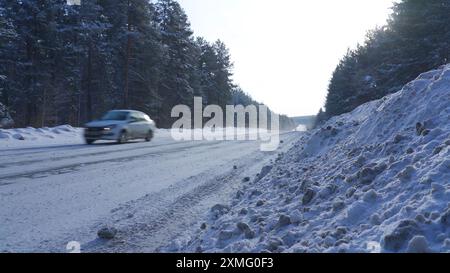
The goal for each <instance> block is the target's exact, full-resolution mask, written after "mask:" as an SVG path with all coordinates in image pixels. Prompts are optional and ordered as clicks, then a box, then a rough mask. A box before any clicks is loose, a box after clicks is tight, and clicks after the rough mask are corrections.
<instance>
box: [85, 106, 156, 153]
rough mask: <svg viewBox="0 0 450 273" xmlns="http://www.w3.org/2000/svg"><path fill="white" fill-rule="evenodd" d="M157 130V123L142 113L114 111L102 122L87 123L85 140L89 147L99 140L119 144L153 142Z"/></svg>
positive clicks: (105, 116) (103, 118)
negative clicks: (140, 140)
mask: <svg viewBox="0 0 450 273" xmlns="http://www.w3.org/2000/svg"><path fill="white" fill-rule="evenodd" d="M155 130H156V125H155V122H154V121H153V120H151V119H150V117H149V116H148V115H146V114H144V113H142V112H139V111H134V110H113V111H109V112H108V113H106V115H104V116H103V117H102V118H101V119H100V120H95V121H92V122H89V123H87V124H86V125H85V130H84V139H85V140H86V143H87V144H89V145H90V144H92V143H94V142H95V141H97V140H114V141H117V143H119V144H122V143H126V142H127V141H128V140H131V139H141V138H142V139H145V141H151V140H152V139H153V136H154V132H155Z"/></svg>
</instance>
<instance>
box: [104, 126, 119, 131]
mask: <svg viewBox="0 0 450 273" xmlns="http://www.w3.org/2000/svg"><path fill="white" fill-rule="evenodd" d="M116 127H117V125H110V126H107V127H105V128H103V130H105V131H111V130H113V129H114V128H116Z"/></svg>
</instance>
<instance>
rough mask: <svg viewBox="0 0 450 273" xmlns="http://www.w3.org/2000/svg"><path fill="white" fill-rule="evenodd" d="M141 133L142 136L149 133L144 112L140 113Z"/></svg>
mask: <svg viewBox="0 0 450 273" xmlns="http://www.w3.org/2000/svg"><path fill="white" fill-rule="evenodd" d="M138 116H139V134H140V137H143V138H144V137H146V136H147V133H148V122H147V119H146V118H145V114H144V113H139V114H138Z"/></svg>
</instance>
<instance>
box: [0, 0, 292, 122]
mask: <svg viewBox="0 0 450 273" xmlns="http://www.w3.org/2000/svg"><path fill="white" fill-rule="evenodd" d="M0 62H1V65H0V103H3V104H4V105H6V107H7V108H8V109H9V112H10V113H11V115H12V117H13V119H14V121H15V126H35V127H40V126H53V125H57V124H65V123H68V124H72V125H75V126H78V125H82V124H83V123H84V122H86V121H88V120H91V119H93V118H98V117H99V116H100V115H101V114H103V113H104V112H105V111H107V110H110V109H117V108H132V109H136V110H141V111H143V112H146V113H148V114H149V115H151V116H152V118H153V119H155V120H156V122H157V124H158V125H159V126H160V127H169V126H171V124H172V122H173V120H172V119H171V118H170V112H171V109H172V107H173V106H175V105H178V104H185V105H192V104H193V97H194V96H200V97H202V98H203V102H204V103H205V104H215V105H220V106H225V105H226V104H229V103H235V104H244V105H248V104H249V103H256V102H254V101H253V100H252V99H251V98H250V97H249V96H248V95H246V93H245V92H243V91H242V90H241V89H240V88H239V87H238V86H237V85H235V84H234V83H233V81H232V79H231V76H232V67H233V65H232V63H231V60H230V54H229V51H228V49H227V47H226V46H225V44H224V43H223V42H221V41H216V42H214V43H210V42H208V41H206V40H205V39H203V38H197V37H194V36H193V32H192V30H191V28H190V24H189V22H188V18H187V16H186V14H185V12H184V11H183V9H182V8H181V7H180V5H179V4H178V3H177V2H176V1H174V0H157V1H148V0H81V5H68V4H67V2H66V0H20V1H19V0H17V1H16V0H8V1H1V3H0ZM289 123H292V121H290V120H289V119H288V118H287V117H282V126H283V127H285V126H286V127H288V126H290V125H289ZM291 125H292V124H291Z"/></svg>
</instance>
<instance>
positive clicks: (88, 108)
mask: <svg viewBox="0 0 450 273" xmlns="http://www.w3.org/2000/svg"><path fill="white" fill-rule="evenodd" d="M86 117H87V119H88V121H90V120H92V42H91V41H90V42H89V49H88V65H87V83H86Z"/></svg>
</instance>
